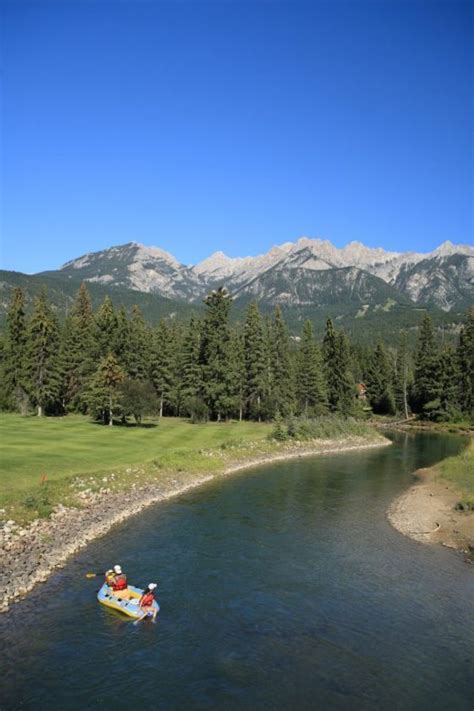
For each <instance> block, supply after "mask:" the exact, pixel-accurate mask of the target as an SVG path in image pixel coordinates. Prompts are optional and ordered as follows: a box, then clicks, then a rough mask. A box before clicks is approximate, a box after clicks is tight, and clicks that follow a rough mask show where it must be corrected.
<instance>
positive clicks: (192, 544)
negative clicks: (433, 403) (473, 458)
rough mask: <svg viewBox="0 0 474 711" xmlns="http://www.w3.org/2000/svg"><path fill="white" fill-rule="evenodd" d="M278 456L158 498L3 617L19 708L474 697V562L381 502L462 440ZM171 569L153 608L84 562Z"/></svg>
mask: <svg viewBox="0 0 474 711" xmlns="http://www.w3.org/2000/svg"><path fill="white" fill-rule="evenodd" d="M391 437H392V438H393V440H394V444H393V445H392V446H390V447H382V448H380V449H371V450H367V451H361V452H356V453H354V452H350V453H347V454H343V453H341V454H337V455H330V456H329V455H328V456H318V457H314V458H310V459H299V460H291V461H287V462H279V463H277V464H273V465H268V466H265V467H259V468H255V469H254V470H249V471H245V472H240V473H239V474H236V475H234V476H232V477H229V478H227V479H224V480H220V481H215V482H211V483H210V484H207V485H205V486H203V487H201V488H200V489H199V490H195V491H192V492H189V493H187V494H185V495H183V496H181V497H179V498H177V499H175V500H170V501H169V502H166V503H162V504H158V505H156V506H154V507H151V508H149V509H147V510H146V511H145V512H143V513H142V514H141V515H140V516H138V517H135V518H132V519H129V520H128V521H126V522H125V523H124V524H122V525H120V526H118V527H116V528H115V529H113V531H112V532H111V533H109V534H108V535H107V536H105V537H103V538H101V539H98V540H96V541H95V542H94V543H92V544H91V545H89V546H88V548H86V549H85V550H83V551H82V552H81V553H79V554H78V555H76V556H75V557H74V558H73V559H71V561H70V562H69V563H68V565H67V566H66V567H65V568H64V569H62V570H61V571H59V572H57V573H56V574H55V575H54V576H52V577H51V578H50V579H49V580H48V582H47V583H45V584H44V585H41V586H39V587H37V588H36V589H35V590H34V591H33V592H32V593H30V595H29V596H28V597H27V598H26V599H25V600H23V601H21V602H20V603H19V604H16V605H14V606H13V607H12V609H11V611H10V612H9V613H8V614H6V615H2V616H1V618H0V633H1V638H2V650H1V652H2V673H1V676H0V687H1V696H0V699H1V702H0V708H1V709H2V711H6V710H7V709H17V708H18V709H35V710H38V709H41V710H42V709H52V710H55V709H61V710H63V709H67V710H69V709H87V710H89V709H103V708H113V709H130V708H139V707H142V708H144V709H145V708H147V709H159V710H160V711H164V710H167V709H186V710H187V709H226V710H227V709H242V708H245V709H252V710H253V709H324V710H326V709H357V710H360V709H362V710H363V709H382V708H383V709H386V710H387V709H388V710H391V709H400V710H402V709H403V711H407V710H409V709H413V710H415V709H416V711H423V710H424V709H426V710H427V711H428V710H429V711H434V710H436V709H440V710H441V709H449V710H450V711H453V710H455V709H463V710H464V709H465V710H466V711H472V709H473V708H474V661H473V659H474V656H473V655H474V567H472V566H469V565H466V563H465V562H463V559H462V556H460V555H459V554H456V553H454V552H452V551H449V550H446V549H444V548H442V547H428V546H423V545H421V544H419V543H416V542H413V541H411V540H409V539H407V538H405V537H403V536H401V535H400V534H399V533H397V532H396V531H395V530H393V529H392V528H391V527H390V525H389V524H388V522H387V520H386V517H385V511H386V508H387V506H388V505H389V503H390V502H391V500H392V499H393V498H394V497H395V496H396V495H397V494H398V493H400V492H401V491H402V490H404V489H406V488H407V487H408V486H409V484H410V482H411V480H412V477H411V474H412V472H413V471H414V470H415V469H417V468H419V467H421V466H427V465H430V464H432V463H434V462H436V461H438V460H440V459H441V458H443V457H445V456H448V455H449V454H453V453H456V452H457V451H459V449H460V447H461V446H462V443H461V440H460V439H459V438H457V437H454V436H448V435H446V436H441V435H438V434H436V435H435V434H407V435H405V434H400V433H396V434H393V435H391ZM114 563H121V565H122V566H123V568H124V569H125V570H126V572H127V573H128V574H129V578H130V580H131V581H132V582H135V583H136V584H139V585H144V584H146V583H148V582H150V581H156V582H158V583H159V589H158V590H159V596H158V599H159V602H160V605H161V612H160V615H159V619H158V622H157V624H156V625H153V624H152V623H151V622H148V621H147V622H143V623H140V624H139V625H134V624H133V623H132V622H130V621H129V620H128V619H127V618H124V617H122V616H120V614H119V613H115V612H113V611H111V610H108V609H106V608H103V607H102V606H100V605H99V604H98V603H97V602H96V599H95V592H96V590H97V588H98V585H99V582H98V580H97V579H96V580H87V579H86V578H85V576H84V574H85V573H86V572H87V571H89V570H104V569H105V568H107V567H109V566H111V565H113V564H114Z"/></svg>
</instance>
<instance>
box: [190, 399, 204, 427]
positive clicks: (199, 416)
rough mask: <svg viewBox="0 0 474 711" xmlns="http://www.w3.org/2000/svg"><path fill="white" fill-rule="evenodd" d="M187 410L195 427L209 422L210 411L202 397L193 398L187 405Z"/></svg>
mask: <svg viewBox="0 0 474 711" xmlns="http://www.w3.org/2000/svg"><path fill="white" fill-rule="evenodd" d="M185 410H186V412H188V414H189V416H190V419H191V422H192V423H193V425H197V424H199V423H201V422H207V421H208V420H209V409H208V407H207V405H206V403H205V402H204V400H202V399H201V398H200V397H191V398H189V400H187V401H186V403H185Z"/></svg>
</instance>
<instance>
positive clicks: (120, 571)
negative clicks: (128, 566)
mask: <svg viewBox="0 0 474 711" xmlns="http://www.w3.org/2000/svg"><path fill="white" fill-rule="evenodd" d="M114 572H115V573H117V575H121V573H122V568H121V567H120V565H114Z"/></svg>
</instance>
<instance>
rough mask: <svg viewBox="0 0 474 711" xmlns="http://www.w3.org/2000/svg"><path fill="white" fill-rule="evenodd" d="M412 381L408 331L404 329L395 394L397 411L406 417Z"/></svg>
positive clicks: (398, 356) (397, 365)
mask: <svg viewBox="0 0 474 711" xmlns="http://www.w3.org/2000/svg"><path fill="white" fill-rule="evenodd" d="M412 382H413V373H412V371H411V367H410V355H409V352H408V343H407V336H406V332H405V331H402V332H401V334H400V341H399V344H398V349H397V358H396V364H395V384H394V395H395V406H396V408H397V411H398V412H401V413H402V414H403V416H404V417H405V419H407V418H408V416H409V409H408V402H409V399H410V389H411V386H412Z"/></svg>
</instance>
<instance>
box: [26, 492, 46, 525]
mask: <svg viewBox="0 0 474 711" xmlns="http://www.w3.org/2000/svg"><path fill="white" fill-rule="evenodd" d="M22 503H23V506H24V507H25V508H26V509H30V510H31V511H36V512H37V514H38V516H39V518H48V517H49V516H50V515H51V513H52V511H53V506H52V504H51V501H50V500H49V496H48V492H47V490H45V491H41V492H40V493H39V494H34V495H33V494H30V495H29V496H26V497H25V498H24V499H23V502H22Z"/></svg>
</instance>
